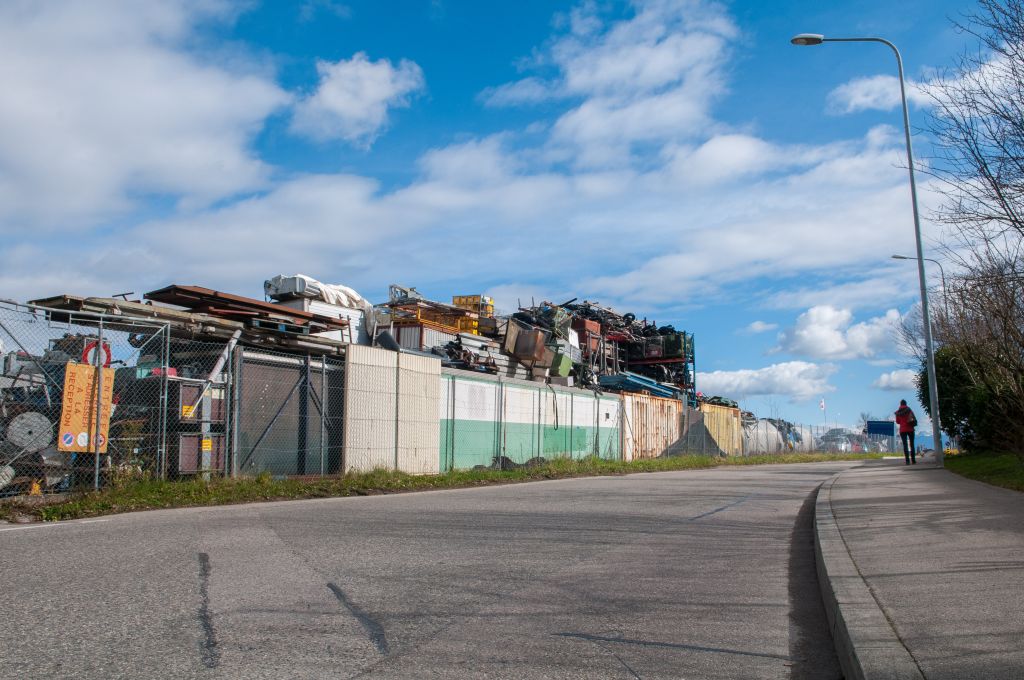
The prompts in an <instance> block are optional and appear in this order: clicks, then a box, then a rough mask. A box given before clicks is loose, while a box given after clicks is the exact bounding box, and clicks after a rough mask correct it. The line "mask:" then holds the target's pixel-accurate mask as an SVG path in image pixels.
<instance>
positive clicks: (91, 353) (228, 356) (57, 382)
mask: <svg viewBox="0 0 1024 680" xmlns="http://www.w3.org/2000/svg"><path fill="white" fill-rule="evenodd" d="M235 339H237V338H233V339H232V340H230V341H221V342H210V341H199V340H195V339H192V338H188V337H176V336H175V335H174V334H173V333H172V329H171V327H170V326H168V325H166V324H162V323H158V322H148V321H145V320H135V319H128V318H124V317H118V316H113V315H99V314H93V313H88V312H71V311H62V310H61V311H58V310H50V309H41V308H37V307H32V306H28V305H20V304H16V303H11V302H0V497H2V496H12V495H22V494H30V495H33V494H45V493H60V492H66V491H72V490H84V489H96V488H100V487H102V486H106V485H109V484H116V483H119V482H125V481H128V480H132V479H177V478H179V477H189V476H195V475H201V476H203V477H206V478H208V477H210V476H216V475H228V476H233V475H238V474H246V475H254V474H261V473H269V474H272V475H275V476H302V475H327V474H339V473H340V472H341V466H342V458H341V451H342V445H343V442H342V427H341V424H342V417H343V409H344V361H343V360H341V359H338V358H324V357H319V356H309V355H305V356H303V355H298V354H287V353H282V352H273V351H266V350H252V349H249V348H243V347H241V346H237V345H236V344H235Z"/></svg>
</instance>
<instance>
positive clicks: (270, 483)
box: [0, 453, 881, 521]
mask: <svg viewBox="0 0 1024 680" xmlns="http://www.w3.org/2000/svg"><path fill="white" fill-rule="evenodd" d="M869 458H881V454H814V453H801V454H786V455H771V456H749V457H743V458H712V457H709V456H672V457H667V458H652V459H644V460H637V461H632V462H628V463H627V462H623V461H617V460H604V459H601V458H584V459H581V460H579V459H578V460H569V459H554V460H550V461H547V462H546V463H543V464H541V465H536V466H531V467H522V468H518V469H515V470H489V469H487V470H453V471H451V472H446V473H444V474H440V475H429V476H426V475H408V474H405V473H402V472H391V471H387V470H374V471H372V472H363V473H356V474H348V475H344V476H340V477H316V478H304V479H273V478H271V477H270V476H269V475H265V474H264V475H261V476H259V477H244V478H240V479H220V478H217V479H213V480H211V481H203V480H201V479H188V480H182V481H175V482H169V481H159V480H144V481H135V482H130V483H125V484H120V485H117V486H113V487H109V488H106V489H101V490H100V491H93V492H88V493H81V494H74V495H71V496H65V497H60V498H43V499H24V498H20V499H12V500H9V501H5V502H2V503H0V520H20V521H31V520H43V521H56V520H68V519H81V518H85V517H98V516H100V515H110V514H114V513H121V512H135V511H138V510H155V509H159V508H187V507H195V506H210V505H228V504H235V503H252V502H258V501H277V500H289V499H299V498H334V497H342V496H368V495H376V494H385V493H400V492H403V491H424V490H428V489H458V488H464V487H471V486H485V485H490V484H509V483H515V482H528V481H536V480H542V479H564V478H568V477H588V476H594V475H621V474H630V473H636V472H668V471H672V470H694V469H700V468H712V467H717V466H720V465H726V466H728V465H763V464H767V463H817V462H826V461H836V460H863V459H869Z"/></svg>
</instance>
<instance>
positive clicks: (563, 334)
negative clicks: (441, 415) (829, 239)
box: [377, 285, 695, 403]
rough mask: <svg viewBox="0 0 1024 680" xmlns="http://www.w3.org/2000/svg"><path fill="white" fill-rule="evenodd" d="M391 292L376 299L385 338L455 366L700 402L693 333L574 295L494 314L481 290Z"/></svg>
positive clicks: (399, 289)
mask: <svg viewBox="0 0 1024 680" xmlns="http://www.w3.org/2000/svg"><path fill="white" fill-rule="evenodd" d="M389 297H390V299H389V301H388V302H386V303H384V304H383V305H378V310H379V311H380V312H381V314H380V315H379V316H378V318H377V323H378V328H379V329H382V332H381V334H380V335H379V336H378V343H379V344H382V345H383V346H390V347H392V348H394V349H401V350H404V351H419V352H426V353H430V354H433V355H436V356H440V357H441V358H442V362H443V364H444V365H445V366H449V367H452V368H461V369H467V370H474V371H480V372H486V373H495V374H501V375H505V376H508V377H515V378H522V379H533V380H540V381H545V382H550V383H552V384H558V385H575V386H579V387H595V388H598V387H599V388H602V389H609V390H617V391H631V392H644V393H648V394H653V395H655V396H662V397H671V398H679V397H683V398H686V399H687V400H688V401H690V402H691V403H695V391H694V384H693V375H694V343H693V335H692V334H689V333H686V332H684V331H677V330H676V329H675V328H674V327H672V326H667V325H666V326H658V325H657V324H655V323H653V322H648V321H647V320H646V319H637V317H636V315H634V314H628V313H627V314H619V313H618V312H616V311H615V310H613V309H611V308H610V307H606V306H603V305H600V304H598V303H596V302H591V301H589V300H583V301H579V300H578V299H575V298H574V299H572V300H568V301H566V302H563V303H561V304H555V303H552V302H547V301H545V302H542V303H540V304H535V305H532V306H529V307H520V309H519V311H517V312H515V313H513V314H511V315H510V316H507V317H495V315H494V302H493V300H491V299H490V298H488V297H486V296H481V295H462V296H455V297H453V299H452V303H451V304H447V303H441V302H434V301H431V300H427V299H426V298H425V297H424V296H423V295H422V294H420V293H419V292H418V291H417V290H416V289H415V288H405V287H403V286H397V285H393V286H391V292H390V296H389Z"/></svg>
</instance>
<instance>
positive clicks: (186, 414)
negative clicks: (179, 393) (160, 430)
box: [181, 404, 196, 418]
mask: <svg viewBox="0 0 1024 680" xmlns="http://www.w3.org/2000/svg"><path fill="white" fill-rule="evenodd" d="M195 412H196V407H195V406H192V405H191V404H182V405H181V417H182V418H191V417H192V414H193V413H195Z"/></svg>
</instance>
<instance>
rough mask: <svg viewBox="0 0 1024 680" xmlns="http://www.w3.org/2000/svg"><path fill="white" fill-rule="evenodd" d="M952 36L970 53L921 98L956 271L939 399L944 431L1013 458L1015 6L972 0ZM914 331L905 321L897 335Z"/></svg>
mask: <svg viewBox="0 0 1024 680" xmlns="http://www.w3.org/2000/svg"><path fill="white" fill-rule="evenodd" d="M957 27H958V28H959V29H960V30H962V31H964V32H966V33H969V34H971V35H973V36H975V37H977V38H978V40H979V44H980V46H979V49H978V50H977V52H974V53H970V54H966V55H964V56H963V57H961V58H960V59H959V60H958V62H957V64H956V65H955V67H954V68H953V69H952V70H951V71H950V72H949V73H946V74H944V75H942V76H941V77H939V78H937V79H936V80H935V81H934V82H933V83H932V84H931V85H929V86H927V88H926V92H927V93H928V94H929V95H930V97H931V99H932V102H933V104H934V106H933V107H932V113H931V117H930V124H929V130H930V132H931V134H932V136H933V138H934V142H935V148H936V150H937V151H936V155H935V156H934V157H933V158H932V162H931V163H930V167H929V168H928V170H927V171H928V172H929V173H931V174H932V175H933V176H934V177H936V178H938V180H939V181H940V182H939V184H940V190H941V191H942V193H943V196H944V201H943V203H942V205H941V206H940V208H939V209H938V211H937V213H936V214H935V217H936V219H937V220H938V221H940V222H941V223H943V224H944V225H945V243H944V245H945V252H946V255H947V257H948V258H949V259H950V260H952V261H953V262H955V263H956V264H958V265H959V266H958V267H957V268H956V269H955V270H954V273H953V275H952V276H950V277H949V279H948V280H947V284H948V285H949V288H948V289H947V290H945V291H943V295H944V296H945V297H946V299H945V302H946V303H947V304H946V305H943V308H942V310H938V313H937V314H935V315H934V318H933V327H934V331H935V337H936V340H937V342H938V344H939V345H940V353H941V355H942V360H943V362H944V365H945V369H946V370H945V372H944V374H945V375H946V376H947V379H949V380H952V381H953V382H955V383H956V388H954V389H948V388H952V385H948V386H945V387H946V388H947V389H944V386H943V385H941V384H940V389H939V392H940V395H943V398H942V401H943V402H947V401H948V400H954V399H960V400H961V401H962V403H956V404H950V405H951V407H953V409H954V411H956V409H959V410H958V411H956V412H958V413H961V414H963V415H962V418H961V421H962V422H961V423H960V424H957V423H955V422H948V423H947V427H946V428H945V429H947V431H949V430H951V429H955V428H958V427H959V428H960V429H961V430H962V431H963V432H965V433H966V434H967V435H969V437H970V438H973V439H974V441H975V442H976V443H977V444H978V445H980V446H988V447H998V448H1009V449H1011V450H1015V451H1017V452H1018V453H1020V454H1021V455H1022V456H1024V259H1022V251H1024V0H1001V1H999V0H979V3H978V10H977V11H976V12H975V13H973V14H970V15H968V16H967V17H966V20H965V21H964V22H962V23H959V24H957ZM947 309H948V312H947V311H946V310H947ZM920 323H921V322H920V319H919V318H918V319H916V320H908V323H907V324H906V326H905V328H904V330H903V333H902V335H903V337H904V338H905V339H907V340H913V339H914V335H915V330H917V329H919V328H920ZM915 326H916V327H917V328H915ZM922 379H923V380H924V379H926V376H925V375H923V376H922ZM941 380H942V378H941V377H940V382H941ZM922 389H926V385H925V384H923V385H922ZM940 410H941V411H942V412H943V414H944V415H945V414H949V413H951V412H953V411H951V410H947V408H946V406H945V405H942V406H940Z"/></svg>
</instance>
